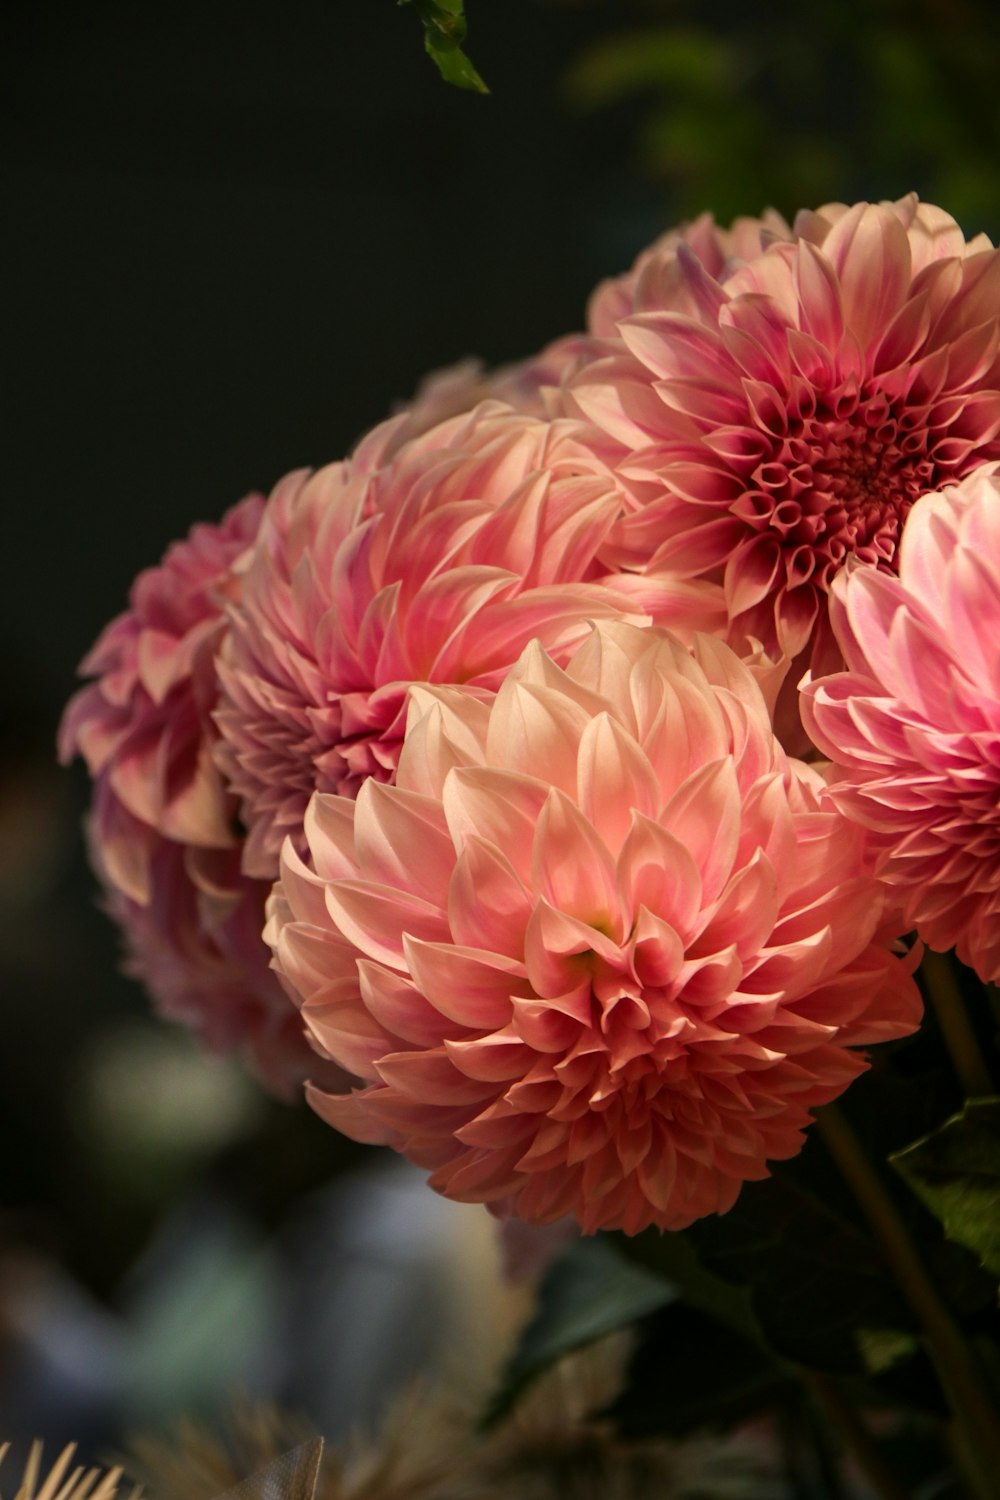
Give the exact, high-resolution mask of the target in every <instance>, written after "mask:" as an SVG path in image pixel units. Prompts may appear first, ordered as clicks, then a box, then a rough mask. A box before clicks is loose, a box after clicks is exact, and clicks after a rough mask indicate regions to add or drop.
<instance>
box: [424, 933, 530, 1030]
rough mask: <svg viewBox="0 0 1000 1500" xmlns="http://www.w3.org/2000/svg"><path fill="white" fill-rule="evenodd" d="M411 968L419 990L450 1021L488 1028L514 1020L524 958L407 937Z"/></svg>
mask: <svg viewBox="0 0 1000 1500" xmlns="http://www.w3.org/2000/svg"><path fill="white" fill-rule="evenodd" d="M403 951H404V953H405V955H406V961H407V967H408V970H409V972H410V974H411V975H412V976H413V981H414V983H415V985H416V986H417V989H418V990H419V992H420V993H421V994H422V995H423V996H424V997H425V998H426V999H427V1001H428V1002H429V1003H430V1004H431V1005H432V1006H433V1007H434V1008H435V1010H438V1011H439V1012H440V1013H441V1015H442V1016H444V1017H446V1019H447V1020H449V1021H457V1022H458V1024H459V1025H460V1026H471V1027H473V1028H474V1029H475V1030H479V1031H484V1030H489V1029H490V1028H492V1027H499V1026H503V1025H504V1024H505V1023H506V1022H507V1021H508V1020H509V1019H510V1009H511V999H510V996H511V990H512V989H514V988H516V985H517V981H518V980H519V979H520V980H523V979H524V977H525V968H524V965H523V963H520V962H519V961H517V960H516V959H511V958H505V957H504V955H503V954H499V953H490V952H488V951H486V950H484V949H480V948H464V947H459V946H456V945H453V944H449V943H427V942H421V941H420V939H419V938H411V937H407V936H404V938H403Z"/></svg>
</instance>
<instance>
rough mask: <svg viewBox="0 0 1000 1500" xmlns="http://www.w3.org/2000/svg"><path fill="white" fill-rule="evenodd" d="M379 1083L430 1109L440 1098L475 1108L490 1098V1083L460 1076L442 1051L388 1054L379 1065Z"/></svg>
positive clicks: (431, 1050)
mask: <svg viewBox="0 0 1000 1500" xmlns="http://www.w3.org/2000/svg"><path fill="white" fill-rule="evenodd" d="M378 1073H379V1077H380V1078H381V1079H382V1081H383V1082H384V1083H386V1084H388V1085H389V1086H390V1087H391V1088H393V1089H398V1090H399V1092H400V1093H401V1094H403V1096H404V1097H405V1098H407V1099H411V1100H413V1101H414V1102H415V1103H417V1104H424V1105H431V1106H433V1104H434V1102H435V1100H437V1099H440V1098H441V1097H442V1094H443V1095H445V1096H446V1097H447V1098H448V1100H449V1101H450V1103H451V1105H452V1106H453V1107H454V1106H458V1105H468V1104H477V1103H479V1101H480V1100H482V1099H487V1098H489V1097H490V1093H491V1090H490V1088H489V1081H488V1080H482V1079H478V1078H470V1077H468V1075H467V1074H464V1073H460V1072H459V1071H458V1069H457V1068H456V1067H455V1065H454V1063H453V1062H452V1061H451V1059H450V1058H449V1057H448V1055H447V1053H446V1052H445V1050H444V1048H443V1047H440V1048H428V1049H425V1050H424V1051H421V1052H391V1053H388V1054H387V1055H386V1056H384V1057H383V1058H382V1060H381V1061H380V1062H379V1064H378Z"/></svg>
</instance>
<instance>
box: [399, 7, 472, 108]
mask: <svg viewBox="0 0 1000 1500" xmlns="http://www.w3.org/2000/svg"><path fill="white" fill-rule="evenodd" d="M398 4H400V5H412V6H413V7H414V9H415V10H416V12H417V14H418V15H419V17H420V20H421V22H422V23H423V28H424V47H425V49H426V51H427V54H428V56H429V57H431V58H432V59H433V60H434V62H435V63H436V64H437V69H438V72H439V73H440V74H441V77H442V78H443V79H444V80H445V82H446V83H453V84H454V85H455V87H456V88H460V89H471V90H473V92H475V93H477V94H488V93H489V89H488V88H487V86H486V84H485V83H484V82H483V80H482V78H480V76H479V74H478V73H477V72H476V69H475V68H474V67H473V65H472V63H471V61H470V60H469V58H468V57H467V56H466V54H465V53H464V52H463V50H462V43H463V42H464V41H465V37H466V32H467V31H468V26H467V23H466V20H465V3H464V0H398Z"/></svg>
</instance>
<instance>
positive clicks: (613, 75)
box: [564, 26, 740, 107]
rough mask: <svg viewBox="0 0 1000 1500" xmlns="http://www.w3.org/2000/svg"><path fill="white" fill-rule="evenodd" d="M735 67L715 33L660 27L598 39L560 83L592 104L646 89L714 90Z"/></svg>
mask: <svg viewBox="0 0 1000 1500" xmlns="http://www.w3.org/2000/svg"><path fill="white" fill-rule="evenodd" d="M739 71H740V69H739V66H738V62H737V54H736V52H735V50H734V49H733V48H732V47H731V46H730V45H729V44H728V43H727V42H726V41H725V40H724V39H723V38H721V37H720V36H719V34H718V32H717V31H710V30H709V29H708V28H706V27H701V26H691V27H682V26H669V27H667V26H664V27H654V28H644V29H643V30H641V31H636V32H632V33H630V34H629V35H626V36H619V37H611V38H605V39H603V40H602V41H600V42H599V43H598V44H597V45H596V46H593V47H590V48H589V49H588V50H587V51H586V52H584V53H583V54H581V56H580V57H578V58H577V59H576V60H575V61H574V63H573V64H572V66H571V67H570V69H569V70H568V72H567V74H566V77H565V80H564V83H565V88H566V92H567V93H568V95H569V97H570V98H571V99H573V100H574V101H575V102H577V103H578V104H582V105H585V106H587V107H596V106H599V105H603V104H614V103H616V102H617V101H618V100H619V99H627V98H629V97H630V96H631V95H632V94H635V93H639V92H640V91H642V90H644V89H650V88H656V89H659V88H663V87H678V86H679V87H681V88H682V89H683V90H684V92H685V93H686V94H689V95H691V94H697V95H707V94H719V93H721V92H722V91H724V90H726V89H729V88H731V87H732V85H733V81H734V79H735V78H736V77H737V76H738V74H739Z"/></svg>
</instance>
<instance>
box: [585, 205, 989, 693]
mask: <svg viewBox="0 0 1000 1500" xmlns="http://www.w3.org/2000/svg"><path fill="white" fill-rule="evenodd" d="M752 231H753V224H752V221H745V222H743V223H742V224H741V225H740V226H739V227H738V229H737V228H735V227H734V230H733V231H732V232H731V240H732V245H731V247H730V246H727V245H726V237H725V235H723V234H722V233H721V232H720V231H717V230H714V229H713V227H712V226H711V225H710V224H707V225H702V226H701V227H700V228H699V226H693V227H692V229H691V230H689V231H688V232H687V236H686V237H684V238H681V239H679V240H678V239H673V240H671V241H670V243H669V244H668V245H667V246H666V247H665V248H664V249H663V250H662V251H659V252H657V251H655V250H654V252H653V253H652V256H651V257H650V258H649V259H648V261H647V262H646V263H645V264H644V265H643V266H642V268H641V270H640V271H639V273H638V274H637V275H636V276H635V277H634V284H633V286H632V288H631V298H632V303H633V306H632V308H628V307H627V306H623V305H622V304H624V303H626V302H627V300H628V299H627V297H626V296H625V292H626V291H627V290H628V288H627V287H626V288H624V289H623V288H619V291H618V294H616V295H617V302H616V301H615V298H613V297H612V296H611V294H610V293H608V294H606V297H605V300H606V301H608V303H609V307H610V308H611V313H612V315H613V316H612V317H611V318H610V319H609V318H607V317H605V316H604V315H603V314H602V315H601V318H600V321H601V326H602V327H603V326H604V325H605V323H607V322H608V321H613V322H614V325H615V327H616V328H617V331H618V339H617V340H616V341H615V342H614V343H613V344H611V345H609V346H606V347H607V348H608V349H609V351H610V352H609V353H608V354H607V356H606V357H605V358H603V359H599V360H596V361H593V362H592V363H590V364H589V365H587V366H586V367H585V368H584V369H583V370H582V371H581V372H580V373H579V374H578V375H577V377H576V379H575V380H574V382H573V384H572V390H571V395H572V398H573V399H574V401H575V402H576V403H578V405H579V407H580V408H582V409H583V411H584V412H585V413H586V414H587V416H588V417H589V418H590V419H591V420H592V421H594V422H595V423H597V424H598V425H599V426H601V427H602V428H604V429H605V431H606V432H607V433H608V434H609V435H610V436H611V437H613V438H614V439H616V440H617V441H618V442H619V443H620V444H622V445H623V447H624V448H626V449H627V450H628V453H627V455H626V457H625V458H623V459H622V460H621V461H620V465H619V467H620V472H621V474H622V475H623V477H624V479H625V480H626V481H627V483H628V485H629V487H630V488H631V490H632V499H633V504H632V506H631V507H630V509H629V510H628V512H627V513H626V514H625V516H624V517H623V519H622V521H621V523H620V524H619V525H618V526H617V527H616V529H615V532H614V534H613V536H612V538H611V539H610V545H609V548H608V550H607V553H606V555H608V556H609V557H612V558H614V559H615V560H616V561H617V562H618V563H619V564H620V565H622V566H627V567H635V568H639V569H641V570H643V571H645V572H648V573H656V572H660V571H666V572H670V573H673V574H675V575H678V576H680V577H690V578H696V577H700V578H711V579H714V580H716V581H721V582H722V583H723V585H724V588H725V594H726V601H727V606H728V611H729V617H730V622H731V630H732V636H731V638H732V639H733V640H734V641H738V640H740V639H742V637H744V636H749V637H754V638H756V639H758V640H759V641H761V642H762V644H763V646H764V647H765V649H766V650H768V651H774V650H779V651H781V652H784V653H785V654H786V655H787V656H789V657H795V656H797V655H798V654H799V653H800V652H803V651H804V650H807V649H808V650H809V652H810V656H811V659H812V662H813V666H814V669H815V670H817V671H822V670H832V669H834V668H835V667H836V666H839V665H840V661H839V657H838V655H837V651H836V646H835V643H834V642H833V639H832V635H831V633H830V630H829V623H828V618H827V607H826V598H827V593H828V590H829V588H830V584H831V582H832V580H833V578H834V576H835V575H836V573H837V571H838V570H839V569H840V568H841V567H842V566H843V564H844V562H845V561H846V560H847V559H848V558H849V557H852V556H853V557H858V558H860V559H861V560H862V561H865V562H872V563H875V564H876V565H877V566H879V567H880V568H883V569H885V570H887V571H890V572H891V571H893V570H894V569H895V567H896V548H897V544H898V540H899V536H900V532H901V529H902V526H903V522H904V520H905V518H906V515H907V512H908V511H909V509H910V507H911V505H912V504H913V502H914V501H915V500H916V499H917V497H918V496H919V495H921V494H923V493H924V492H925V491H927V490H929V489H934V488H938V487H940V486H941V485H943V484H945V483H949V482H953V481H956V480H959V479H961V478H962V477H963V476H964V475H966V474H968V473H970V472H971V470H972V469H974V468H975V467H976V466H977V465H978V464H980V463H982V462H983V461H984V460H988V459H992V458H994V457H996V456H998V455H1000V437H998V433H1000V353H998V345H1000V312H998V310H1000V253H998V252H997V251H995V250H994V249H993V248H992V246H991V245H990V243H989V241H988V240H987V239H986V238H985V237H984V236H979V237H978V238H977V239H975V240H972V241H971V242H969V243H966V241H965V240H964V238H963V236H962V234H961V231H960V230H959V228H958V226H957V225H956V224H955V222H954V221H953V220H952V219H951V218H949V217H948V215H947V214H945V213H944V212H943V211H942V210H941V209H939V208H934V207H933V206H931V205H929V204H918V202H917V200H916V198H915V197H910V198H906V199H903V200H901V201H900V202H899V203H883V204H869V203H857V204H855V205H854V206H853V207H851V208H848V207H846V206H844V205H843V204H832V205H828V206H826V207H825V208H822V209H820V210H819V211H818V212H816V213H805V214H802V215H800V216H799V218H798V219H797V220H796V222H795V227H794V232H793V233H792V234H788V235H783V234H782V233H781V229H780V224H778V223H776V222H768V223H763V222H762V223H761V224H760V226H759V227H758V229H757V231H756V234H754V233H753V232H752ZM755 238H756V240H757V244H756V246H754V245H753V243H752V242H753V240H754V239H755ZM730 248H731V250H732V255H733V258H732V259H727V260H726V261H725V262H722V263H721V264H720V261H721V257H722V255H723V254H724V253H726V252H727V250H729V249H730ZM612 303H613V304H614V305H613V306H612ZM605 331H607V330H605Z"/></svg>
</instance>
